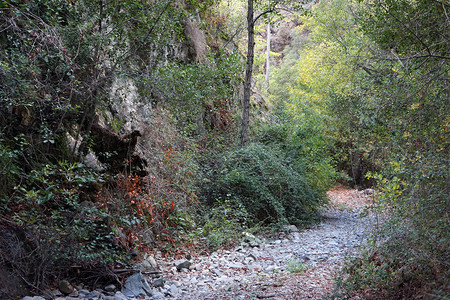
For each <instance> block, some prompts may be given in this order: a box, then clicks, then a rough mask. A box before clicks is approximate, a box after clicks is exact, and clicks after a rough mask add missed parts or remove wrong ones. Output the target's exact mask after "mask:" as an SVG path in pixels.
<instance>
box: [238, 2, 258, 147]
mask: <svg viewBox="0 0 450 300" xmlns="http://www.w3.org/2000/svg"><path fill="white" fill-rule="evenodd" d="M254 25H255V24H254V20H253V0H248V8H247V26H248V27H247V31H248V51H247V68H246V70H245V80H244V99H243V100H242V125H241V146H246V145H247V144H248V142H249V136H248V124H249V121H250V94H251V86H252V69H253V56H254V49H255V28H254V27H255V26H254Z"/></svg>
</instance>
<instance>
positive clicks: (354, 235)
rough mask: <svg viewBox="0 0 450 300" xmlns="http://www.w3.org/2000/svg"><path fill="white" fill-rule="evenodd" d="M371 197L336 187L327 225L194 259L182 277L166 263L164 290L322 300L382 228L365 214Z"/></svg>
mask: <svg viewBox="0 0 450 300" xmlns="http://www.w3.org/2000/svg"><path fill="white" fill-rule="evenodd" d="M371 192H372V191H371V190H365V191H358V190H354V189H348V188H344V187H336V188H334V189H333V190H331V191H329V192H328V196H329V198H330V200H331V204H330V206H328V207H327V208H325V209H324V210H323V211H322V212H321V214H322V216H323V220H322V222H320V223H318V224H316V225H315V226H313V227H312V228H309V229H305V230H300V231H298V230H296V228H295V227H294V226H289V227H286V230H285V231H283V232H280V233H278V234H275V236H272V237H270V238H267V239H264V240H262V241H260V242H259V243H257V245H255V244H254V243H253V247H251V246H239V247H236V248H235V249H231V250H219V251H216V252H214V253H211V254H210V255H207V256H197V257H195V256H194V257H192V259H191V262H192V265H191V266H190V268H189V270H188V269H181V272H179V271H178V270H177V269H176V268H175V267H174V263H173V262H170V261H167V262H166V263H165V264H163V273H165V276H164V277H165V280H166V284H165V289H166V291H168V292H169V293H170V296H172V297H173V298H175V299H321V298H322V297H324V296H326V295H327V294H329V293H330V292H331V291H332V289H333V283H334V278H335V275H336V274H337V273H338V272H339V270H340V269H341V267H342V266H343V263H344V261H345V259H346V258H349V257H351V256H353V255H354V254H355V253H356V251H357V249H358V248H359V247H361V246H362V245H363V243H364V240H365V237H366V236H367V234H369V232H370V228H372V227H373V226H375V225H376V223H377V217H376V216H375V215H373V214H365V213H364V212H365V211H366V210H365V209H366V208H367V207H368V206H370V205H371V204H372V202H373V198H372V195H371ZM250 244H252V243H250ZM166 295H167V292H166ZM353 299H358V298H353Z"/></svg>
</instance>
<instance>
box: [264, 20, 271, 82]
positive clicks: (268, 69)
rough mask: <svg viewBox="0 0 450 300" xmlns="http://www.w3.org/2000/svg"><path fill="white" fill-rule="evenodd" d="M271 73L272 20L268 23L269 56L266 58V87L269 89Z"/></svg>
mask: <svg viewBox="0 0 450 300" xmlns="http://www.w3.org/2000/svg"><path fill="white" fill-rule="evenodd" d="M269 74H270V22H269V23H267V58H266V80H265V81H264V87H265V88H266V90H267V89H269Z"/></svg>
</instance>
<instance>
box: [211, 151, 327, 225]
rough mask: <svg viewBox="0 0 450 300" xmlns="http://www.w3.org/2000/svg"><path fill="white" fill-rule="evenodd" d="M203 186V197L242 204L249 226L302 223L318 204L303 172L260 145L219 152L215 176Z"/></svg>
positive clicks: (312, 215) (309, 219)
mask: <svg viewBox="0 0 450 300" xmlns="http://www.w3.org/2000/svg"><path fill="white" fill-rule="evenodd" d="M204 188H206V189H207V193H206V192H204V193H203V197H204V198H206V199H205V200H209V201H210V202H213V201H214V200H215V199H228V200H229V201H230V202H231V203H232V204H234V205H238V206H241V207H244V208H245V210H246V212H247V213H248V214H249V221H250V225H254V224H257V223H263V224H270V223H275V224H287V223H289V224H297V225H305V224H308V223H310V222H311V221H313V220H314V219H315V218H316V217H317V214H316V212H317V209H318V208H319V206H320V204H321V201H320V198H319V197H318V195H317V193H316V192H315V191H314V190H313V189H312V188H311V187H310V186H309V184H308V182H307V181H306V179H305V175H304V174H302V173H299V172H297V171H296V170H295V169H294V168H293V167H292V164H291V163H290V162H289V161H285V160H283V158H282V157H280V156H279V155H278V153H277V152H276V151H274V150H273V149H271V148H270V147H267V146H263V145H260V144H251V145H250V146H248V147H246V148H241V149H238V150H235V151H232V152H230V153H227V154H225V155H223V156H222V158H221V160H220V162H219V169H218V171H217V173H216V174H215V178H214V179H213V180H212V181H210V182H209V185H208V186H206V187H204ZM208 198H210V199H208Z"/></svg>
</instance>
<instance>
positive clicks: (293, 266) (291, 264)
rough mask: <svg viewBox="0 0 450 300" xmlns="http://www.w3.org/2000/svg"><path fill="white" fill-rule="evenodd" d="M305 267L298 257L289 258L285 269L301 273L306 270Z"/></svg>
mask: <svg viewBox="0 0 450 300" xmlns="http://www.w3.org/2000/svg"><path fill="white" fill-rule="evenodd" d="M306 269H307V267H306V266H305V265H304V264H303V263H302V261H301V260H298V259H295V258H293V259H290V260H288V261H287V262H286V271H288V272H289V273H295V274H302V273H304V272H305V271H306Z"/></svg>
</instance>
